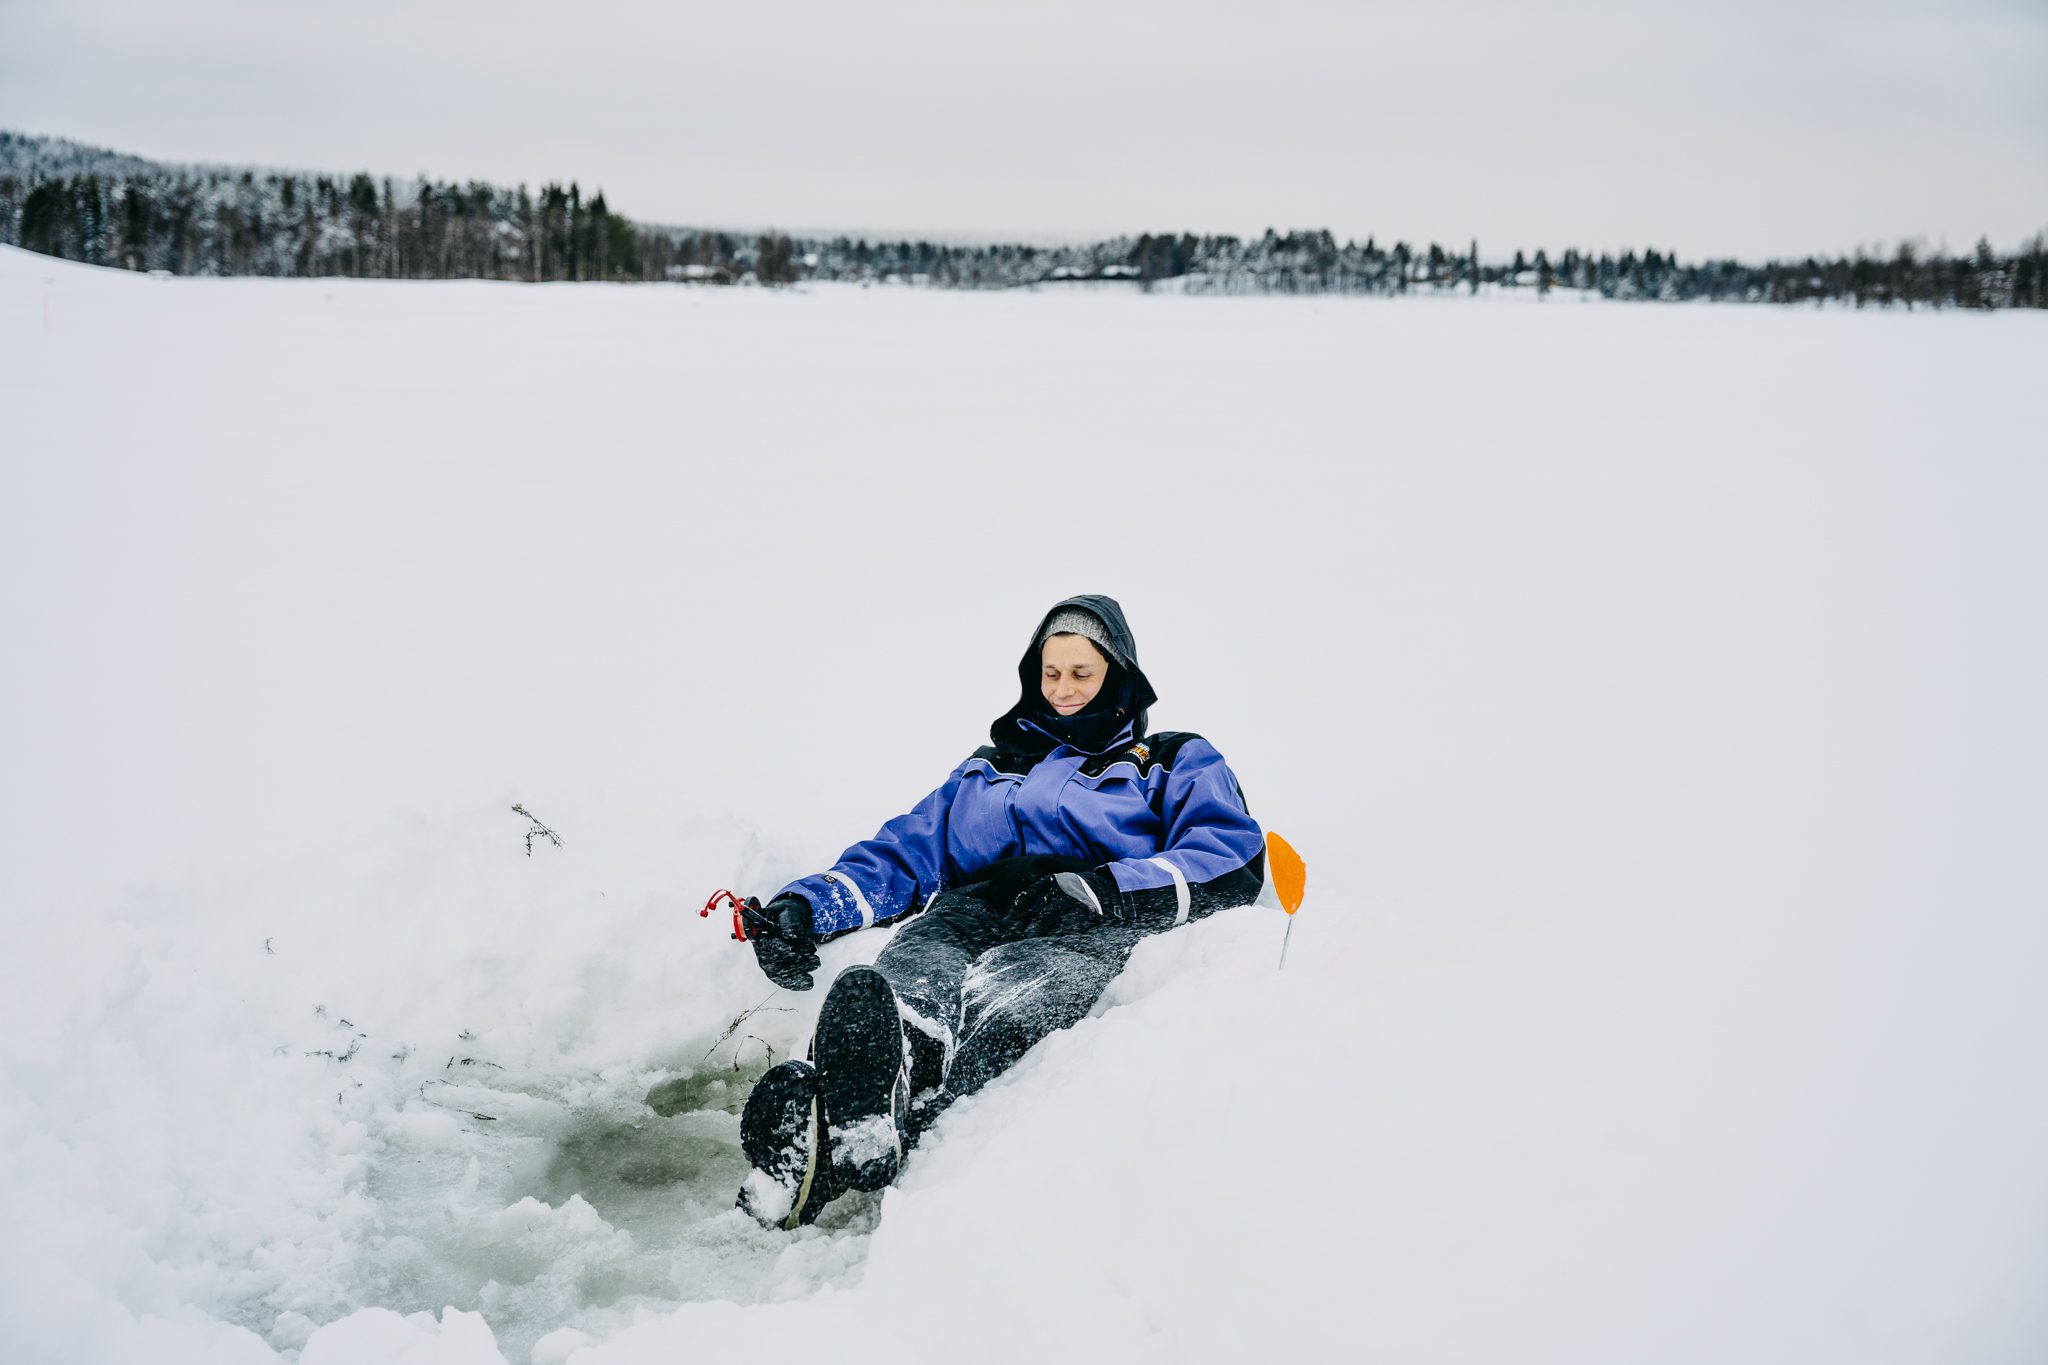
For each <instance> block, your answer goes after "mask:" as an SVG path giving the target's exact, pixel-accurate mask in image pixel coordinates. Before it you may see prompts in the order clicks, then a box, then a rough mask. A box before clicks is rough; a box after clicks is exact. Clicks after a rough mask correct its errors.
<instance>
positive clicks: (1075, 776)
mask: <svg viewBox="0 0 2048 1365" xmlns="http://www.w3.org/2000/svg"><path fill="white" fill-rule="evenodd" d="M1068 607H1081V608H1083V609H1085V610H1087V611H1090V612H1093V613H1094V614H1095V615H1096V616H1097V617H1098V618H1100V619H1101V620H1102V622H1103V624H1104V626H1105V627H1107V629H1108V631H1109V636H1110V643H1111V644H1112V646H1113V647H1114V649H1115V651H1116V653H1117V654H1118V655H1119V656H1120V658H1119V659H1117V660H1115V661H1113V663H1112V667H1111V669H1110V671H1109V674H1108V675H1107V676H1106V677H1105V680H1104V683H1103V687H1102V690H1101V692H1099V693H1098V694H1097V696H1096V700H1095V701H1094V702H1092V703H1090V705H1089V706H1088V707H1087V708H1085V709H1084V710H1083V711H1081V712H1080V713H1079V714H1077V715H1075V716H1071V717H1064V718H1062V717H1059V716H1057V715H1054V714H1053V713H1051V712H1050V711H1049V709H1048V708H1047V707H1046V706H1045V704H1044V701H1043V698H1042V695H1041V692H1040V685H1039V678H1038V674H1039V636H1040V633H1041V632H1043V630H1044V629H1045V626H1046V624H1047V623H1049V622H1050V621H1051V620H1052V617H1053V616H1054V615H1055V614H1056V613H1058V612H1059V611H1061V610H1063V609H1065V608H1068ZM1017 674H1018V679H1019V682H1020V684H1021V688H1022V691H1021V695H1020V697H1019V699H1018V702H1017V705H1015V706H1013V707H1012V708H1011V709H1010V710H1009V711H1007V712H1006V713H1004V715H1003V716H1002V717H1001V718H999V719H998V720H997V721H996V723H995V724H994V725H993V726H991V727H990V732H989V738H990V739H991V741H992V743H990V744H988V745H986V746H984V747H983V748H980V749H977V750H975V751H974V753H973V754H972V755H970V756H969V757H968V759H967V761H966V762H964V763H962V764H961V765H960V766H959V767H957V768H955V769H954V770H953V771H952V773H951V774H950V775H949V776H948V777H947V778H946V780H945V781H944V782H943V783H941V784H940V785H939V787H938V789H937V790H936V791H934V792H932V793H931V794H930V795H929V796H927V797H925V798H924V800H922V801H920V802H918V803H917V804H916V805H915V806H914V807H912V808H911V809H910V810H909V811H908V812H906V813H905V814H902V815H899V816H897V817H896V818H895V819H893V820H891V821H889V822H888V823H887V824H885V825H883V826H882V828H881V829H880V830H878V831H877V832H876V834H875V836H874V837H873V838H872V839H864V840H862V841H861V842H860V843H857V844H855V845H854V846H853V847H852V848H849V849H847V850H846V852H845V853H843V854H841V855H840V857H839V861H837V862H836V863H834V864H833V865H832V867H831V868H830V869H829V870H828V871H825V872H820V873H817V874H816V875H814V876H810V877H804V878H802V879H800V880H798V881H796V882H792V883H791V884H790V885H789V886H787V887H785V888H783V890H782V892H781V893H779V894H782V895H797V896H801V897H803V898H804V899H805V900H806V901H808V902H810V905H811V911H812V916H813V920H814V922H815V924H816V927H817V931H818V933H819V934H820V935H821V936H824V935H830V934H837V933H844V932H846V931H848V930H851V929H858V928H862V927H864V926H866V925H870V924H883V923H887V922H889V921H891V920H894V919H897V918H899V917H900V916H903V915H905V914H909V913H912V912H914V911H917V910H921V909H923V908H924V906H925V904H926V903H927V902H928V901H930V899H931V898H932V897H933V896H935V895H937V894H939V893H940V892H941V891H944V890H946V889H948V888H949V887H955V886H961V885H965V884H967V883H971V882H974V881H976V880H977V879H978V875H979V874H982V873H984V872H985V871H986V870H988V869H990V868H991V867H993V866H994V865H995V864H998V863H1001V862H1003V861H1004V860H1006V859H1011V858H1020V857H1028V856H1050V857H1053V858H1060V859H1072V860H1076V862H1077V863H1079V864H1087V865H1093V866H1097V867H1100V868H1102V870H1103V871H1105V872H1106V873H1107V874H1108V875H1109V876H1110V877H1111V878H1112V879H1113V880H1114V882H1115V884H1116V888H1117V893H1118V899H1119V901H1120V904H1119V905H1117V906H1116V907H1114V910H1115V911H1116V912H1117V913H1118V915H1119V917H1120V918H1122V919H1125V920H1127V921H1130V922H1132V923H1135V924H1138V925H1140V926H1142V927H1146V928H1169V927H1172V926H1174V925H1178V924H1184V923H1186V922H1187V921H1188V920H1190V919H1199V918H1200V917H1202V916H1203V915H1206V914H1208V913H1209V912H1210V911H1212V910H1217V909H1221V908H1223V907H1226V906H1232V905H1245V904H1249V903H1250V902H1251V901H1252V900H1253V899H1254V898H1256V897H1257V895H1258V892H1259V887H1260V884H1261V883H1262V881H1263V880H1264V876H1265V839H1264V836H1263V835H1261V833H1260V832H1259V827H1258V824H1257V822H1255V821H1254V820H1253V819H1252V817H1251V813H1250V811H1249V810H1248V809H1246V806H1245V801H1244V793H1243V792H1242V790H1240V788H1239V787H1238V783H1237V778H1236V777H1235V776H1234V775H1233V774H1232V773H1231V771H1230V768H1229V767H1228V766H1227V765H1226V764H1225V763H1224V761H1223V755H1222V754H1220V753H1218V752H1217V751H1216V748H1215V746H1214V745H1212V744H1210V743H1209V741H1207V740H1205V739H1203V738H1202V737H1201V736H1200V735H1196V734H1188V733H1179V732H1168V733H1161V734H1156V735H1148V734H1147V733H1146V728H1145V721H1146V713H1147V709H1148V708H1149V707H1150V706H1151V704H1152V702H1153V701H1155V700H1156V699H1157V697H1156V694H1155V693H1154V692H1153V690H1152V685H1151V683H1150V682H1148V681H1147V680H1146V678H1145V675H1144V673H1143V672H1142V671H1141V670H1140V669H1139V667H1138V651H1137V642H1136V640H1135V639H1134V638H1133V637H1132V635H1131V629H1130V626H1129V624H1128V623H1127V622H1126V621H1125V620H1124V614H1123V609H1122V608H1121V607H1119V606H1118V605H1117V604H1116V602H1115V600H1113V599H1111V598H1108V597H1101V596H1084V597H1070V598H1068V599H1067V600H1066V601H1064V602H1061V603H1059V604H1058V605H1056V606H1055V607H1054V608H1053V609H1052V611H1050V612H1048V613H1046V616H1045V618H1044V620H1042V621H1041V622H1040V623H1039V627H1038V630H1035V631H1033V632H1032V635H1031V643H1030V645H1029V646H1028V647H1027V648H1026V649H1025V651H1024V657H1023V659H1022V660H1020V661H1019V663H1018V666H1017Z"/></svg>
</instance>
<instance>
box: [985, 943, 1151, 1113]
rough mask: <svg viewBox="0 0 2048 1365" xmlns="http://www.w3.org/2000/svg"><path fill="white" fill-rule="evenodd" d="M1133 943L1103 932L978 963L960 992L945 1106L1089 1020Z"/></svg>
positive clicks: (1006, 951)
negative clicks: (1062, 1031)
mask: <svg viewBox="0 0 2048 1365" xmlns="http://www.w3.org/2000/svg"><path fill="white" fill-rule="evenodd" d="M1137 941H1138V935H1137V934H1136V933H1134V932H1131V931H1128V930H1124V929H1121V928H1112V927H1109V926H1104V927H1103V928H1101V929H1097V930H1094V931H1093V932H1090V933H1087V934H1068V935H1064V936H1062V937H1059V938H1032V939H1023V940H1020V941H1018V942H1015V943H1005V944H1003V945H1002V946H1001V947H998V948H995V949H992V950H991V951H989V952H987V953H985V954H983V955H982V956H981V957H980V958H979V959H977V960H976V962H975V963H974V966H973V968H972V969H971V970H970V971H969V972H968V973H967V980H966V982H965V983H964V985H963V988H962V991H961V998H960V1031H959V1037H960V1041H959V1046H958V1047H957V1048H956V1049H955V1051H954V1054H953V1060H952V1065H951V1066H949V1067H948V1068H947V1071H946V1095H947V1098H948V1100H952V1099H958V1098H960V1097H961V1096H964V1095H971V1094H973V1093H974V1092H975V1091H977V1090H979V1089H981V1087H982V1086H984V1085H987V1084H988V1083H989V1082H990V1081H991V1080H994V1079H995V1078H996V1077H997V1076H999V1075H1001V1074H1002V1073H1003V1072H1004V1071H1006V1070H1008V1069H1009V1067H1010V1066H1011V1064H1012V1063H1014V1062H1015V1061H1016V1060H1017V1059H1018V1058H1019V1057H1022V1056H1023V1055H1024V1054H1025V1053H1026V1052H1028V1051H1030V1050H1031V1048H1032V1047H1033V1046H1034V1045H1035V1044H1036V1043H1037V1042H1038V1041H1039V1040H1040V1039H1042V1038H1044V1037H1046V1036H1047V1035H1049V1034H1052V1033H1055V1032H1057V1031H1058V1030H1060V1029H1063V1028H1067V1027H1069V1026H1070V1025H1073V1024H1076V1023H1078V1022H1080V1021H1081V1020H1082V1019H1083V1018H1085V1017H1087V1014H1088V1011H1089V1010H1091V1009H1094V1008H1095V1002H1096V1001H1097V1000H1099V999H1101V998H1102V993H1103V991H1105V990H1106V989H1108V987H1109V983H1110V982H1111V981H1113V980H1115V979H1116V974H1117V973H1118V972H1120V971H1122V970H1123V966H1124V962H1125V960H1126V959H1128V958H1129V957H1130V954H1131V949H1132V948H1133V947H1134V946H1135V945H1136V943H1137Z"/></svg>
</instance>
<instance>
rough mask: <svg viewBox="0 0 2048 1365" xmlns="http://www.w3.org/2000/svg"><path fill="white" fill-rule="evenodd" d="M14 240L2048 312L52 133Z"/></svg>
mask: <svg viewBox="0 0 2048 1365" xmlns="http://www.w3.org/2000/svg"><path fill="white" fill-rule="evenodd" d="M0 242H6V243H11V244H14V245H20V246H25V247H27V248H28V249H30V250H32V251H36V252H40V253H42V254H45V255H51V256H59V257H62V258H64V259H67V260H75V261H83V262H87V263H89V264H94V265H109V266H116V267H119V268H122V269H127V270H144V271H154V270H162V271H168V272H170V273H172V274H176V275H261V276H274V277H286V278H292V277H317V276H336V275H338V276H349V277H359V278H372V279H491V280H528V281H537V280H551V281H552V280H569V281H578V280H593V281H595V280H609V281H625V280H637V281H656V280H687V281H695V282H702V283H712V284H730V283H736V282H740V281H750V282H760V283H767V284H782V283H793V282H795V281H798V280H817V281H845V282H861V283H869V282H881V283H901V284H913V285H931V286H937V287H943V288H959V289H1003V288H1015V287H1019V286H1027V285H1047V284H1060V283H1066V282H1071V281H1083V280H1129V281H1135V282H1137V283H1139V284H1142V285H1145V286H1147V287H1152V288H1158V287H1169V288H1172V289H1175V290H1179V291H1183V292H1188V293H1208V294H1243V293H1281V294H1295V293H1312V294H1324V293H1338V294H1378V295H1388V294H1402V293H1411V292H1428V293H1472V292H1478V291H1481V290H1489V289H1527V290H1529V291H1531V292H1533V293H1536V294H1539V295H1541V294H1548V293H1551V292H1553V291H1557V290H1568V291H1578V292H1581V293H1585V294H1589V295H1590V294H1597V295H1599V296H1601V297H1604V298H1610V299H1658V300H1666V301H1676V300H1688V299H1708V300H1723V301H1743V302H1769V303H1799V302H1811V301H1817V300H1839V301H1844V302H1851V303H1854V304H1856V305H1858V306H1864V305H1890V304H1904V305H1909V306H1938V307H1939V306H1948V307H1963V308H2009V307H2010V308H2040V307H2048V237H2043V236H2036V237H2035V238H2034V239H2033V240H2031V241H2030V242H2027V243H2025V244H2023V245H2020V246H2018V247H2017V248H2016V249H2013V250H2009V251H2000V250H1997V249H1994V248H1993V246H1992V244H1991V243H1990V242H1989V241H1979V242H1978V243H1977V245H1976V247H1975V248H1974V249H1973V250H1972V251H1970V252H1969V253H1967V254H1964V255H1952V254H1950V253H1948V252H1946V251H1943V250H1939V249H1936V250H1929V249H1927V248H1924V247H1916V246H1915V245H1913V244H1904V245H1901V246H1899V247H1897V248H1896V249H1895V250H1893V251H1891V252H1889V253H1886V254H1884V255H1881V256H1880V255H1864V254H1858V255H1856V256H1853V257H1850V258H1834V259H1815V258H1807V259H1802V260H1794V261H1773V262H1767V263H1743V262H1739V261H1734V260H1709V261H1699V262H1684V263H1682V262H1680V261H1679V260H1678V259H1677V255H1676V253H1675V252H1670V251H1659V250H1657V249H1655V248H1654V247H1652V248H1647V249H1644V250H1642V251H1640V252H1638V251H1636V250H1619V251H1602V252H1595V251H1590V250H1581V249H1579V248H1578V247H1575V246H1574V247H1566V248H1565V249H1562V250H1557V251H1551V250H1547V249H1543V248H1536V249H1525V248H1519V247H1518V248H1514V249H1512V250H1511V251H1510V252H1507V253H1504V254H1503V255H1501V256H1499V257H1488V256H1483V255H1482V254H1481V250H1480V244H1479V243H1478V242H1476V241H1471V242H1463V243H1455V244H1452V245H1451V246H1448V247H1446V246H1443V245H1439V244H1437V243H1434V242H1431V243H1428V244H1426V245H1415V246H1411V245H1410V244H1409V243H1407V242H1393V243H1380V242H1378V241H1376V240H1374V239H1371V238H1368V239H1367V240H1366V241H1364V242H1358V241H1343V242H1340V241H1338V240H1337V239H1336V238H1335V237H1334V236H1332V235H1331V234H1330V232H1328V231H1327V230H1323V229H1315V230H1306V231H1289V232H1276V231H1273V230H1271V229H1268V230H1267V231H1266V233H1265V234H1264V235H1263V236H1260V237H1255V238H1239V237H1234V236H1218V235H1214V234H1207V235H1202V236H1197V235H1194V234H1192V233H1185V232H1160V233H1144V234H1140V235H1136V236H1126V237H1118V238H1113V239H1111V240H1107V241H1100V242H1093V243H1087V244H1072V245H1057V246H1048V245H1029V244H1023V243H1010V244H1001V243H984V244H973V245H967V244H960V243H946V242H934V241H867V240H864V239H856V238H851V237H847V236H843V235H842V236H835V237H831V238H820V239H809V238H791V237H790V236H789V235H787V234H785V233H780V232H773V231H768V232H748V233H735V232H731V231H719V230H709V229H691V228H676V227H660V226H654V225H649V224H642V223H636V222H634V221H631V220H629V219H628V218H626V217H624V216H622V215H620V214H618V213H617V212H615V211H614V210H613V208H612V207H611V206H610V205H609V204H608V203H607V202H606V201H605V197H604V195H603V193H602V192H601V191H600V192H598V193H594V194H592V195H589V196H588V197H586V196H585V195H584V194H583V192H582V190H581V188H580V187H579V186H577V185H575V184H571V185H569V186H567V187H564V186H561V185H555V184H550V185H545V186H542V187H541V189H540V190H539V191H538V192H530V191H529V190H528V189H527V188H526V187H525V186H523V185H522V186H519V187H518V188H516V189H510V190H508V189H504V188H501V187H497V186H493V185H490V184H486V183H483V182H479V181H471V182H467V183H453V182H448V183H436V182H433V181H429V180H401V181H394V180H392V179H390V178H388V177H386V178H382V179H379V178H376V177H372V176H370V175H368V174H366V173H356V174H354V175H347V176H342V175H314V174H306V173H300V172H291V171H275V170H256V169H241V168H226V167H172V166H160V165H154V164H152V163H149V162H146V161H142V160H140V159H138V158H136V157H132V156H126V155H123V154H120V153H115V152H107V151H102V150H100V149H97V148H91V147H84V146H80V145H79V144H76V143H71V142H65V141H62V140H57V139H50V138H35V137H27V136H23V135H21V134H15V133H0Z"/></svg>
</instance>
